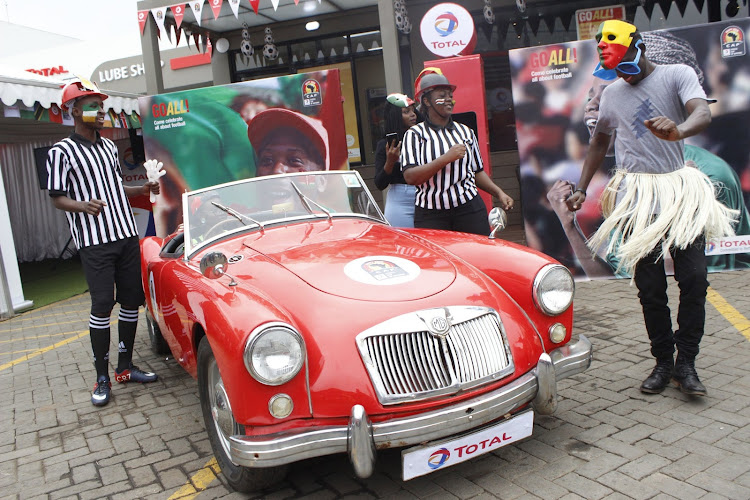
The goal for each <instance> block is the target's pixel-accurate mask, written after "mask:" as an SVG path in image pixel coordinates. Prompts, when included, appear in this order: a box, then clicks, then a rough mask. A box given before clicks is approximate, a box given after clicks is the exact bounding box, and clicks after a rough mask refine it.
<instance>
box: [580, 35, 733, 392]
mask: <svg viewBox="0 0 750 500" xmlns="http://www.w3.org/2000/svg"><path fill="white" fill-rule="evenodd" d="M596 40H597V43H598V46H597V48H598V51H599V61H600V62H599V65H598V66H597V68H596V70H595V71H594V75H595V76H597V77H599V78H603V79H606V80H614V79H617V81H616V82H614V83H612V84H611V85H609V86H607V88H606V89H605V90H604V93H603V94H602V98H601V104H600V109H599V120H598V122H597V125H596V128H595V130H594V133H593V137H592V140H591V143H590V147H589V150H588V153H587V155H586V158H585V160H584V163H583V170H582V172H581V178H580V182H579V185H578V188H577V189H576V190H575V191H574V192H573V193H572V194H571V195H570V196H569V197H568V198H567V200H566V202H567V205H568V208H569V209H570V210H573V211H575V210H579V209H580V208H581V206H582V204H583V203H584V202H585V201H586V188H587V186H588V184H589V182H590V181H591V178H592V177H593V175H594V173H595V172H596V170H597V169H598V168H599V166H600V165H601V163H602V161H603V160H604V157H605V155H606V153H607V149H608V146H609V142H610V136H611V135H612V134H613V133H615V132H616V137H615V157H616V160H617V170H616V171H615V172H614V175H613V176H612V179H611V180H610V182H609V184H608V185H607V189H606V190H605V192H604V194H603V195H602V199H601V204H602V212H603V214H604V217H605V220H604V222H603V223H602V225H601V226H600V228H599V229H598V230H597V232H596V234H594V236H593V237H592V238H591V240H590V241H589V242H588V244H589V248H591V249H592V251H594V252H596V251H597V250H599V249H600V248H601V247H603V246H606V247H607V248H606V251H607V252H616V254H617V258H618V260H619V263H620V264H619V265H620V267H621V270H622V271H625V272H627V273H628V274H630V275H631V276H633V277H634V281H635V284H636V286H637V287H638V297H639V298H640V301H641V306H642V308H643V317H644V320H645V323H646V330H647V331H648V336H649V339H650V341H651V354H652V355H653V356H654V358H656V366H655V368H654V369H653V371H652V373H651V374H650V375H649V376H648V378H646V380H645V381H644V382H643V384H642V385H641V388H640V389H641V391H642V392H644V393H650V394H656V393H660V392H662V391H663V390H664V388H665V387H666V386H667V384H668V383H669V381H670V380H674V381H675V383H676V384H677V385H678V386H679V387H680V390H681V391H682V392H683V393H685V394H692V395H699V396H705V395H706V388H705V387H704V386H703V384H702V383H701V382H700V379H699V378H698V374H697V372H696V370H695V358H696V356H697V355H698V351H699V345H700V341H701V338H702V337H703V329H704V323H705V316H706V315H705V303H706V290H707V288H708V279H707V272H706V258H705V254H704V247H705V242H706V240H707V239H711V238H717V237H723V236H731V235H733V234H734V232H733V229H732V222H733V221H734V219H735V218H736V217H737V215H738V214H737V212H736V211H734V210H730V209H728V208H727V207H725V206H724V205H722V204H721V203H720V202H718V201H717V200H716V198H715V196H714V187H713V185H712V184H711V181H710V179H709V178H708V177H707V176H706V175H705V174H703V173H702V172H700V171H699V170H698V168H696V166H695V164H694V163H692V162H689V161H688V162H686V161H685V159H684V150H683V148H684V144H683V140H684V139H685V138H687V137H691V136H693V135H696V134H699V133H700V132H702V131H703V130H705V129H706V127H708V125H709V124H710V123H711V112H710V110H709V107H708V101H707V98H706V94H705V92H704V91H703V88H702V87H701V85H700V83H699V81H698V77H697V76H696V74H695V71H694V70H693V69H692V68H690V67H689V66H686V65H683V64H670V65H660V66H656V65H655V64H653V63H652V62H651V61H649V60H648V58H647V57H646V55H645V53H646V47H645V43H644V42H643V40H642V37H641V35H640V33H639V32H638V30H637V29H636V27H635V26H633V25H632V24H630V23H626V22H623V21H617V20H610V21H605V22H604V23H602V24H601V26H600V27H599V32H598V33H597V35H596ZM666 252H669V253H670V254H671V256H672V259H673V260H674V268H675V279H676V280H677V283H678V285H679V288H680V304H679V308H678V314H677V323H678V329H677V330H676V331H674V332H673V331H672V320H671V316H670V310H669V306H668V299H667V280H666V273H665V270H664V255H665V253H666ZM675 347H676V348H677V358H676V361H675V357H674V353H675Z"/></svg>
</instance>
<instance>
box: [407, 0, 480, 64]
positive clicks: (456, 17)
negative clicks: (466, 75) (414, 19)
mask: <svg viewBox="0 0 750 500" xmlns="http://www.w3.org/2000/svg"><path fill="white" fill-rule="evenodd" d="M419 30H420V34H421V35H422V41H423V42H424V44H425V46H426V47H427V49H428V50H429V51H430V52H432V53H433V54H435V55H436V56H440V57H451V56H457V55H461V54H467V53H471V51H472V50H473V45H474V44H475V43H476V38H475V32H474V19H473V18H472V17H471V14H469V11H468V10H466V9H465V8H463V7H461V6H460V5H458V4H455V3H441V4H438V5H436V6H434V7H432V8H431V9H430V10H428V11H427V13H426V14H425V15H424V17H423V18H422V22H421V23H420V24H419Z"/></svg>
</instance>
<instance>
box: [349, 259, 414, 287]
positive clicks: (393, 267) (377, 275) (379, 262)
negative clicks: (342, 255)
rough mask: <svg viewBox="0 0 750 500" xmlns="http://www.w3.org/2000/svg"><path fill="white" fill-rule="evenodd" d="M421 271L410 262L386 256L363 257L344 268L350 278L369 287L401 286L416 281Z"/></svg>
mask: <svg viewBox="0 0 750 500" xmlns="http://www.w3.org/2000/svg"><path fill="white" fill-rule="evenodd" d="M420 271H421V270H420V269H419V266H418V265H416V264H415V263H414V262H412V261H410V260H406V259H402V258H400V257H390V256H384V255H372V256H369V257H362V258H360V259H356V260H353V261H351V262H349V263H348V264H347V265H346V266H344V273H345V274H346V275H347V276H348V277H349V278H351V279H353V280H354V281H359V282H360V283H365V284H367V285H400V284H401V283H407V282H409V281H412V280H413V279H416V277H417V276H419V273H420Z"/></svg>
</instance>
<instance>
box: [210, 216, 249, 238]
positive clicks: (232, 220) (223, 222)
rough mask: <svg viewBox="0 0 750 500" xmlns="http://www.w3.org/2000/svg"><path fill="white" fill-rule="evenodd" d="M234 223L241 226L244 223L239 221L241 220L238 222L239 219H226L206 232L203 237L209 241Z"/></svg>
mask: <svg viewBox="0 0 750 500" xmlns="http://www.w3.org/2000/svg"><path fill="white" fill-rule="evenodd" d="M232 223H240V224H242V222H241V221H239V220H237V219H224V220H222V221H219V222H217V223H216V224H214V225H213V226H211V229H209V230H208V231H206V233H205V235H204V236H203V237H204V238H205V239H207V240H208V239H210V238H211V237H212V236H214V233H216V234H218V233H219V230H221V229H223V227H224V226H226V225H229V224H232Z"/></svg>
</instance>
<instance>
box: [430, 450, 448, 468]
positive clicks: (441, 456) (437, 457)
mask: <svg viewBox="0 0 750 500" xmlns="http://www.w3.org/2000/svg"><path fill="white" fill-rule="evenodd" d="M450 456H451V452H450V451H448V449H447V448H440V449H439V450H438V451H436V452H435V453H433V454H432V455H430V458H428V459H427V466H428V467H429V468H430V469H432V470H435V469H439V468H440V467H442V466H443V465H445V462H447V461H448V459H449V458H450Z"/></svg>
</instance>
